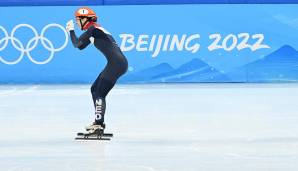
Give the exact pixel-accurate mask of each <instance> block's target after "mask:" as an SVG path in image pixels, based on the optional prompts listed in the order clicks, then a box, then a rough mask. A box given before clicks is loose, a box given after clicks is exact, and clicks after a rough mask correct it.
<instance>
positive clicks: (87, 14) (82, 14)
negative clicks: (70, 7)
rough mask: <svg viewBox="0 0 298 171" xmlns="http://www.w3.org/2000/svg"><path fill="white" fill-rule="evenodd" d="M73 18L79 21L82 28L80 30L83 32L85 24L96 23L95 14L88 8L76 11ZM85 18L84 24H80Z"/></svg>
mask: <svg viewBox="0 0 298 171" xmlns="http://www.w3.org/2000/svg"><path fill="white" fill-rule="evenodd" d="M75 17H76V19H79V20H80V23H81V26H82V28H81V29H82V30H84V29H85V28H84V27H85V26H86V24H87V23H88V22H96V21H97V16H96V13H95V12H94V11H93V10H92V9H91V8H89V7H81V8H79V9H78V10H76V12H75ZM84 18H87V20H86V21H85V22H82V19H84Z"/></svg>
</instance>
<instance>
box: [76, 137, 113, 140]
mask: <svg viewBox="0 0 298 171" xmlns="http://www.w3.org/2000/svg"><path fill="white" fill-rule="evenodd" d="M75 140H98V141H102V140H103V141H110V140H111V139H110V138H104V137H100V138H98V137H76V138H75Z"/></svg>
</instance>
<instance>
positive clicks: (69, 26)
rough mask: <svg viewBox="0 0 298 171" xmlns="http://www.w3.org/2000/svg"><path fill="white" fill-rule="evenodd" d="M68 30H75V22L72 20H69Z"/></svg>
mask: <svg viewBox="0 0 298 171" xmlns="http://www.w3.org/2000/svg"><path fill="white" fill-rule="evenodd" d="M66 30H67V32H70V31H72V30H74V24H73V21H72V20H69V21H68V22H67V23H66Z"/></svg>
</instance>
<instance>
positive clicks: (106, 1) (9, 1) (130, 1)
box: [0, 0, 298, 6]
mask: <svg viewBox="0 0 298 171" xmlns="http://www.w3.org/2000/svg"><path fill="white" fill-rule="evenodd" d="M295 3H298V0H150V1H149V0H71V1H69V0H68V1H65V0H1V1H0V6H35V5H46V6H53V5H55V6H57V5H60V6H61V5H150V4H151V5H164V4H295Z"/></svg>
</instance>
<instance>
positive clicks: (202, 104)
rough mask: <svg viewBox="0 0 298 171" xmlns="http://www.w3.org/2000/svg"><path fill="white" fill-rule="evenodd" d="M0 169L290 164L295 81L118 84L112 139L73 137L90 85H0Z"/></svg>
mask: <svg viewBox="0 0 298 171" xmlns="http://www.w3.org/2000/svg"><path fill="white" fill-rule="evenodd" d="M0 102H1V103H0V129H1V136H0V170H1V171H2V170H3V171H19V170H22V171H40V170H43V171H53V170H55V171H60V170H61V171H62V170H63V171H75V170H77V171H84V170H88V171H95V170H96V171H198V170H220V171H223V170H224V171H232V170H235V171H240V170H241V171H252V170H254V171H255V170H257V171H264V170H270V171H275V170H280V171H284V170H286V171H291V170H293V171H294V170H295V171H296V170H298V105H297V104H298V84H177V85H175V84H165V85H117V86H116V87H115V88H114V89H113V90H112V91H111V93H110V94H109V96H108V97H107V112H106V123H107V132H113V133H114V135H115V137H114V138H113V139H112V141H110V142H102V141H101V142H99V141H89V142H82V141H80V142H78V141H75V140H74V138H75V134H76V132H78V131H81V130H82V129H83V128H84V126H85V125H86V124H89V123H90V122H91V120H92V118H93V106H92V101H91V96H90V93H89V86H88V85H51V86H40V85H23V86H15V85H2V86H0Z"/></svg>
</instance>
